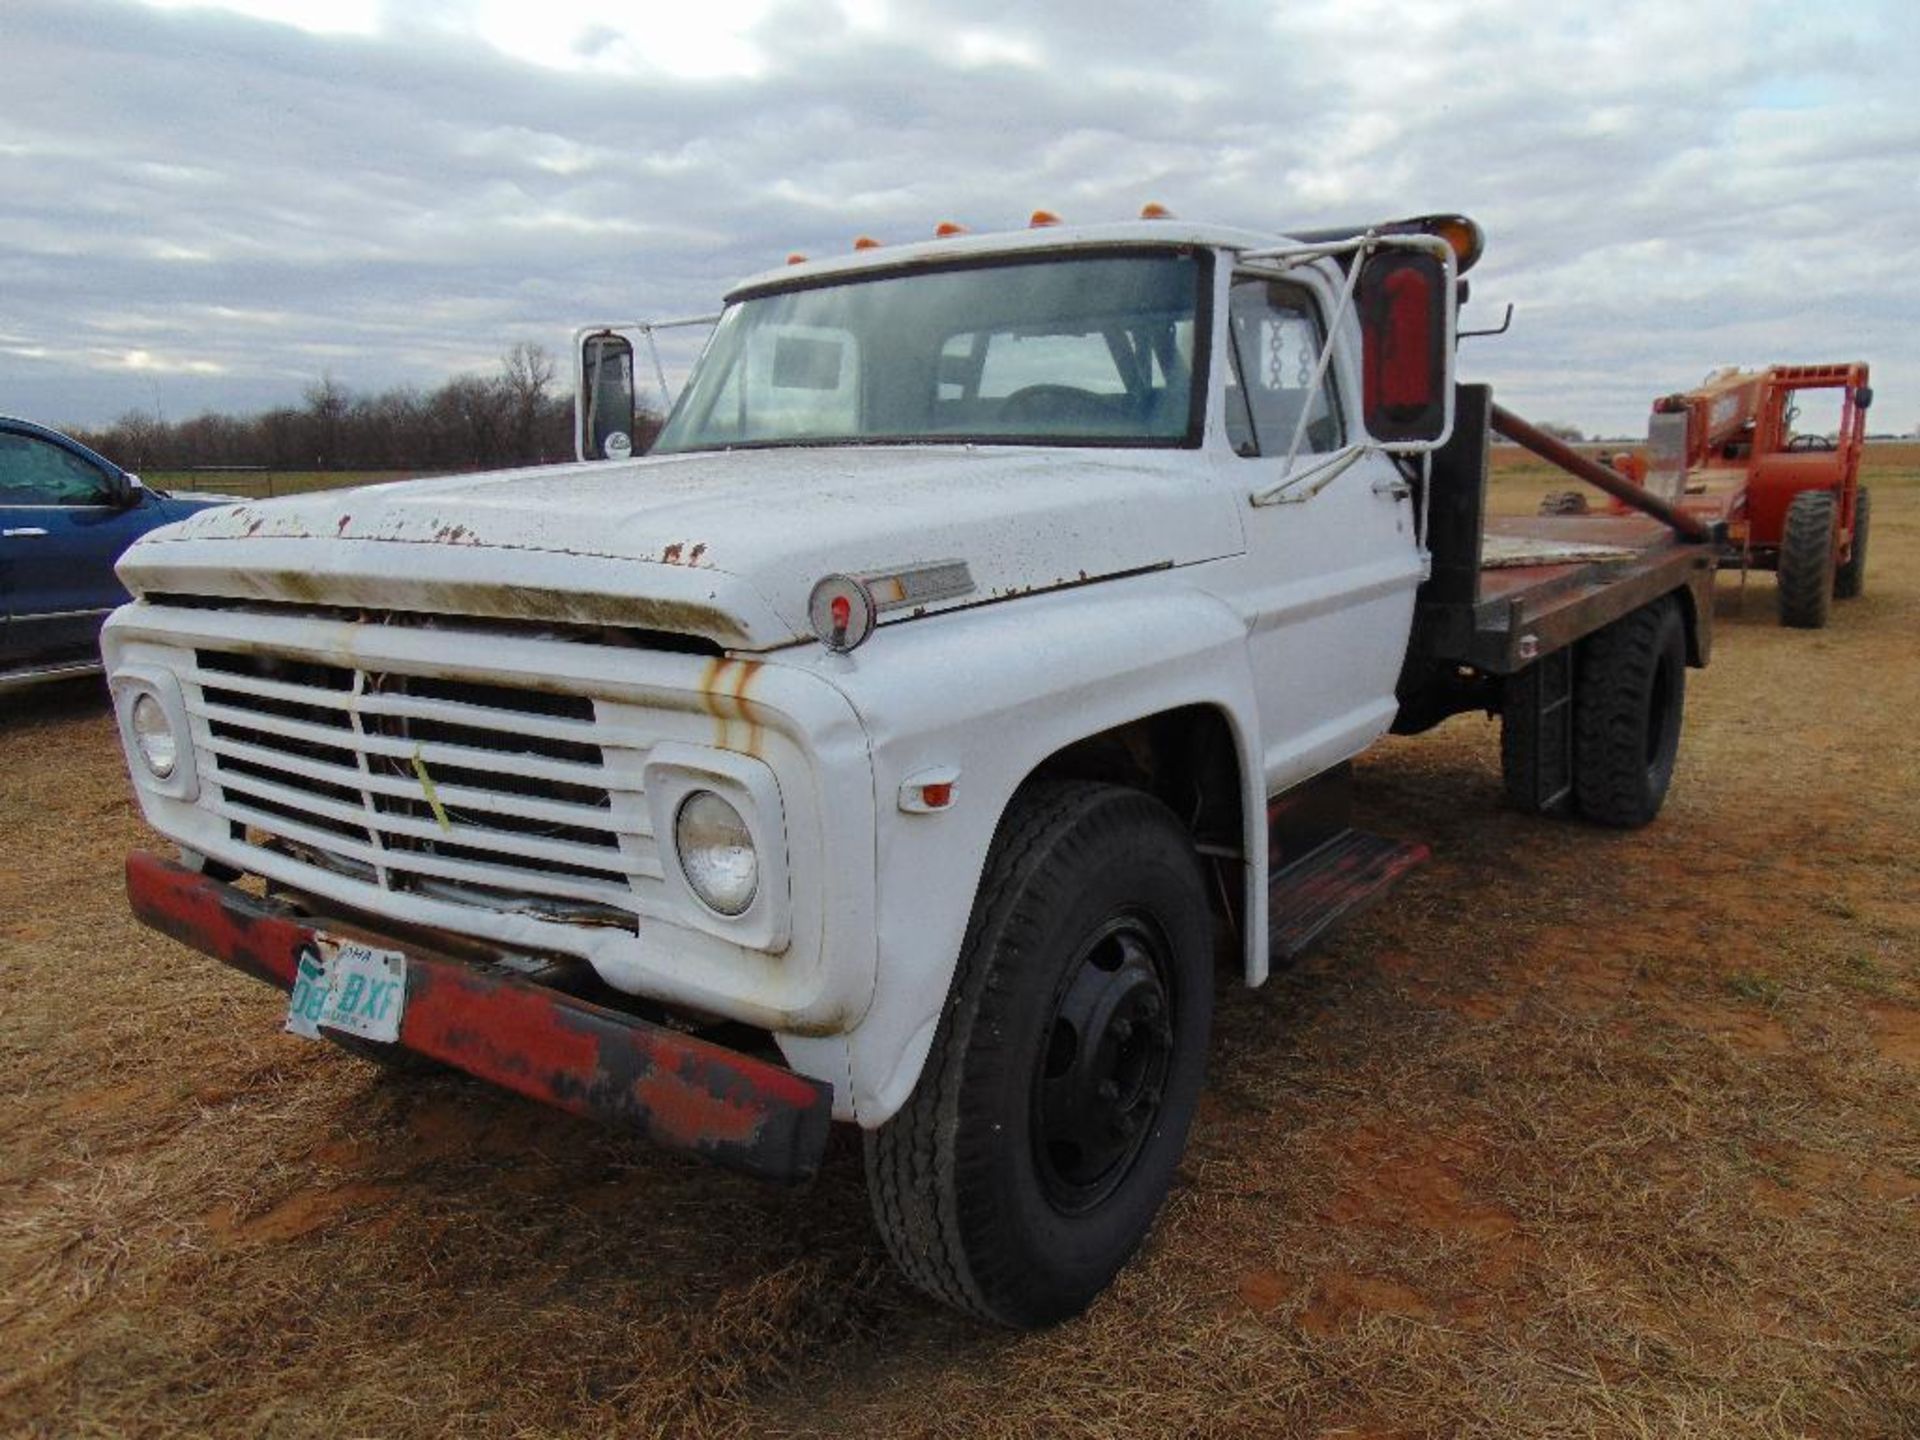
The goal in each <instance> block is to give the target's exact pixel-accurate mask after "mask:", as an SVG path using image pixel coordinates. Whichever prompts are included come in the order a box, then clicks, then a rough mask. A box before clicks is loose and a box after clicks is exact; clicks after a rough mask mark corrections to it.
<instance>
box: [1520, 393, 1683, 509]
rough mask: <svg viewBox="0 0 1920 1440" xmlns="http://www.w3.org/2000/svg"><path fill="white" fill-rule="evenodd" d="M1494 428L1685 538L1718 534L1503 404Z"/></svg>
mask: <svg viewBox="0 0 1920 1440" xmlns="http://www.w3.org/2000/svg"><path fill="white" fill-rule="evenodd" d="M1493 428H1494V429H1495V430H1496V431H1498V432H1499V433H1500V434H1502V435H1504V436H1506V437H1507V438H1508V439H1509V440H1512V441H1513V442H1515V443H1516V444H1518V445H1523V446H1525V447H1526V448H1527V449H1528V450H1531V451H1532V452H1533V453H1534V454H1535V455H1538V456H1539V457H1540V458H1541V459H1542V460H1544V461H1546V462H1547V463H1548V464H1549V465H1556V466H1558V467H1559V468H1560V469H1562V470H1564V471H1566V472H1567V473H1568V474H1569V475H1572V476H1573V477H1574V478H1575V479H1579V480H1585V481H1586V482H1587V483H1588V484H1589V485H1595V486H1598V487H1599V488H1600V489H1602V490H1604V491H1606V492H1607V494H1609V495H1611V496H1613V498H1614V499H1616V500H1618V501H1620V502H1621V503H1622V504H1624V505H1631V506H1632V507H1633V508H1634V509H1635V510H1638V511H1640V512H1642V513H1643V514H1647V515H1651V516H1652V517H1653V518H1654V519H1656V520H1658V521H1659V522H1660V523H1661V524H1663V525H1666V526H1668V527H1670V528H1671V529H1672V530H1673V531H1674V533H1676V534H1678V535H1680V536H1682V537H1683V538H1685V539H1688V540H1701V541H1711V540H1713V539H1715V538H1717V537H1716V536H1715V533H1714V527H1713V526H1712V525H1711V524H1709V523H1708V522H1707V521H1705V520H1702V519H1701V518H1700V517H1699V516H1697V515H1689V514H1687V513H1686V512H1685V511H1683V510H1677V509H1675V508H1674V507H1673V506H1671V505H1669V504H1668V503H1667V502H1666V501H1664V500H1662V499H1661V498H1660V497H1659V496H1658V495H1653V494H1650V493H1648V491H1647V490H1646V488H1645V487H1644V486H1640V485H1636V484H1634V483H1633V482H1632V481H1631V480H1628V479H1626V478H1624V477H1623V476H1619V475H1616V474H1614V473H1613V471H1611V470H1609V469H1607V467H1606V466H1604V465H1602V464H1600V463H1598V462H1597V461H1593V460H1589V459H1588V458H1587V457H1586V456H1584V455H1582V454H1580V453H1579V452H1578V451H1576V450H1574V449H1573V448H1572V447H1571V446H1569V445H1567V444H1565V443H1564V442H1563V441H1560V440H1557V439H1555V438H1554V437H1553V436H1551V435H1549V434H1547V432H1546V431H1544V430H1542V429H1541V428H1540V427H1539V426H1537V425H1534V424H1532V423H1531V422H1530V421H1527V420H1523V419H1521V418H1520V417H1519V416H1518V415H1516V414H1514V413H1513V412H1512V411H1511V410H1509V409H1507V408H1506V407H1505V406H1504V405H1495V406H1494V407H1493Z"/></svg>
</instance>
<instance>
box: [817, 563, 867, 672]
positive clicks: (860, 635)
mask: <svg viewBox="0 0 1920 1440" xmlns="http://www.w3.org/2000/svg"><path fill="white" fill-rule="evenodd" d="M807 618H808V619H809V620H811V621H812V623H813V633H814V636H815V637H816V638H817V639H818V640H819V641H820V643H821V644H822V645H824V646H826V647H827V649H829V650H831V651H833V652H834V653H835V654H837V655H845V654H846V653H847V652H848V651H850V650H857V649H859V648H860V647H861V646H862V645H864V644H866V642H867V637H868V636H870V635H871V634H873V627H874V625H875V624H876V623H878V621H879V619H880V606H879V603H878V602H877V601H875V599H874V598H873V592H872V591H871V590H869V589H868V588H867V585H866V582H865V581H863V580H860V579H857V578H856V577H854V576H852V575H829V576H827V577H826V579H824V580H822V581H821V582H820V583H819V584H818V585H816V586H814V587H813V594H812V595H811V596H809V597H808V600H807Z"/></svg>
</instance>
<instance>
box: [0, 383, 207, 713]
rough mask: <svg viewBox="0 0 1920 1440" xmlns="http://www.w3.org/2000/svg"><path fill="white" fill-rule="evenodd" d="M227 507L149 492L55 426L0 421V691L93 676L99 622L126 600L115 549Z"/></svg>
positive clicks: (96, 666) (204, 499) (198, 497)
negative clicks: (212, 508)
mask: <svg viewBox="0 0 1920 1440" xmlns="http://www.w3.org/2000/svg"><path fill="white" fill-rule="evenodd" d="M229 503H231V499H230V497H226V496H209V495H193V496H186V495H167V494H164V493H162V492H160V491H157V490H149V489H147V488H146V487H145V486H144V485H142V484H141V483H140V480H139V477H138V476H135V475H130V474H128V473H127V472H126V471H125V470H122V469H121V468H120V467H119V466H118V465H116V464H114V463H113V462H112V461H111V460H108V459H106V458H105V457H103V456H100V455H96V454H95V453H94V452H93V451H91V450H89V449H88V448H87V447H86V446H84V445H82V444H80V442H79V441H77V440H72V439H69V438H68V437H67V436H65V435H62V434H61V433H60V432H59V431H57V430H49V429H47V428H46V427H45V426H44V425H35V424H34V423H32V422H31V421H29V420H12V419H8V418H6V417H4V416H0V690H4V689H11V688H13V687H14V686H17V685H24V684H28V683H31V682H33V681H37V680H53V679H58V678H60V677H62V676H67V675H82V674H86V673H88V672H90V671H96V670H98V669H99V668H100V625H101V622H102V621H104V620H105V619H106V618H107V614H108V612H109V611H111V610H112V609H113V608H114V607H115V606H116V605H119V604H121V603H123V602H124V601H125V600H126V599H127V592H126V591H125V590H123V589H122V588H121V587H120V582H119V580H117V579H116V578H115V577H114V573H113V565H114V562H115V561H116V560H118V559H119V558H120V552H121V551H123V550H125V549H126V548H127V547H128V546H129V545H131V544H132V543H133V542H134V541H135V540H138V539H139V538H140V537H141V536H142V535H144V534H146V533H147V531H149V530H153V529H157V528H158V527H160V526H162V525H167V524H170V523H172V522H173V521H175V520H179V519H181V518H183V517H184V516H187V515H191V514H192V513H193V512H194V511H196V510H204V509H206V508H207V507H208V506H210V505H225V504H229Z"/></svg>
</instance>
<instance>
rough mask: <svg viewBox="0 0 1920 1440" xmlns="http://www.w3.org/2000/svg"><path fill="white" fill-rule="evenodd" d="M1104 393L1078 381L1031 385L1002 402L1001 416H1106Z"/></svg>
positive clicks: (1065, 418) (1071, 418)
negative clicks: (1084, 385) (1083, 387)
mask: <svg viewBox="0 0 1920 1440" xmlns="http://www.w3.org/2000/svg"><path fill="white" fill-rule="evenodd" d="M1110 417H1111V412H1110V411H1109V410H1108V409H1107V402H1106V400H1105V398H1104V397H1102V396H1099V395H1096V394H1094V393H1093V391H1091V390H1082V389H1080V388H1079V387H1078V386H1076V385H1028V386H1025V387H1024V388H1022V389H1019V390H1016V391H1014V392H1013V393H1012V394H1011V395H1009V396H1007V398H1006V399H1004V400H1002V401H1001V402H1000V418H1001V419H1002V420H1054V421H1069V422H1070V421H1075V420H1105V419H1109V418H1110Z"/></svg>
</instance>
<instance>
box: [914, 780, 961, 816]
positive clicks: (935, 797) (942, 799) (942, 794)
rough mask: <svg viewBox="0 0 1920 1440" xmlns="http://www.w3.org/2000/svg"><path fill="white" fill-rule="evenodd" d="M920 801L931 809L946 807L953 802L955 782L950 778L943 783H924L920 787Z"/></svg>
mask: <svg viewBox="0 0 1920 1440" xmlns="http://www.w3.org/2000/svg"><path fill="white" fill-rule="evenodd" d="M920 803H921V804H923V805H925V806H926V807H927V808H928V809H929V810H944V809H946V808H947V807H948V806H949V805H951V804H953V782H952V781H951V780H949V781H946V782H945V783H943V784H936V785H922V786H921V787H920Z"/></svg>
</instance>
